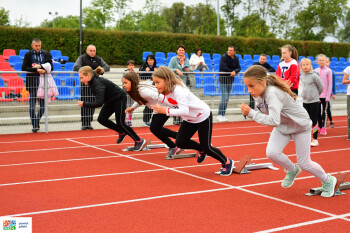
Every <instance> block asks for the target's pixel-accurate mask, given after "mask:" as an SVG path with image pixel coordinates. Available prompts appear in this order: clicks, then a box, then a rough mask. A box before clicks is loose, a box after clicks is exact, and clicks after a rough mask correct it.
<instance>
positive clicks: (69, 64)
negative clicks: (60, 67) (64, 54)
mask: <svg viewBox="0 0 350 233" xmlns="http://www.w3.org/2000/svg"><path fill="white" fill-rule="evenodd" d="M74 64H75V63H74V62H67V63H66V64H65V66H64V70H66V71H73V67H74Z"/></svg>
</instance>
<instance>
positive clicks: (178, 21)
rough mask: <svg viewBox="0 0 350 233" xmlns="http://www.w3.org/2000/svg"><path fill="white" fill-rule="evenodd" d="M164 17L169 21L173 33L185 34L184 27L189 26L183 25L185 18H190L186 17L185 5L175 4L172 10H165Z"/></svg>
mask: <svg viewBox="0 0 350 233" xmlns="http://www.w3.org/2000/svg"><path fill="white" fill-rule="evenodd" d="M186 9H187V8H186ZM187 10H188V9H187ZM163 15H164V17H165V19H166V21H167V24H168V25H169V27H170V30H171V32H174V33H181V32H185V31H184V29H183V26H188V25H183V24H182V21H183V19H184V17H188V16H185V4H184V3H182V2H181V3H180V2H175V3H173V5H172V6H171V7H170V8H164V9H163Z"/></svg>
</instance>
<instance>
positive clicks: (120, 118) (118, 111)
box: [97, 95, 141, 141]
mask: <svg viewBox="0 0 350 233" xmlns="http://www.w3.org/2000/svg"><path fill="white" fill-rule="evenodd" d="M125 108H126V95H124V96H123V97H122V98H121V99H120V100H117V101H115V102H114V103H112V104H109V105H107V104H105V105H103V107H102V109H101V111H100V114H99V115H98V118H97V121H98V122H99V123H100V124H101V125H103V126H105V127H107V128H109V129H112V130H114V131H116V132H118V133H119V134H123V133H126V134H127V135H129V136H130V137H131V138H132V139H133V140H134V141H140V140H141V139H140V137H139V136H137V134H136V133H135V131H134V130H133V129H132V128H131V127H130V126H128V125H127V124H125ZM113 113H114V114H115V120H116V123H114V122H113V121H111V120H109V117H110V116H111V115H112V114H113Z"/></svg>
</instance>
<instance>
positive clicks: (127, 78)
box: [123, 72, 181, 159]
mask: <svg viewBox="0 0 350 233" xmlns="http://www.w3.org/2000/svg"><path fill="white" fill-rule="evenodd" d="M152 82H153V81H151V80H149V79H148V80H145V81H141V80H140V79H139V77H138V76H137V74H136V73H135V72H127V73H125V74H124V76H123V86H124V88H125V90H126V92H127V93H128V94H129V96H130V97H131V98H132V99H133V100H134V101H135V102H134V104H133V105H132V106H131V107H129V108H127V109H126V110H125V113H128V114H131V113H132V112H133V111H134V110H135V109H137V108H138V107H139V106H141V105H145V106H147V107H149V108H151V106H152V105H155V104H157V103H162V105H164V106H168V105H169V103H168V101H166V99H165V97H164V95H162V94H159V93H158V90H157V88H156V87H155V86H154V85H152ZM168 118H169V117H168V116H166V115H164V114H153V116H152V120H151V124H150V130H151V132H152V133H153V134H154V135H155V136H156V137H157V138H158V139H159V140H161V141H162V142H163V143H165V144H166V145H167V146H168V148H169V153H168V154H167V156H166V159H171V158H172V156H173V155H177V154H179V153H181V149H180V148H178V147H176V145H175V143H174V142H173V141H172V140H171V139H170V138H174V139H176V135H177V132H175V131H172V130H170V129H168V128H165V127H164V124H165V122H166V121H167V120H168Z"/></svg>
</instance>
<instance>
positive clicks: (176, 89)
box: [152, 66, 233, 176]
mask: <svg viewBox="0 0 350 233" xmlns="http://www.w3.org/2000/svg"><path fill="white" fill-rule="evenodd" d="M153 81H154V83H155V86H156V88H157V89H158V92H159V93H161V94H164V96H165V98H166V99H167V101H168V102H169V104H171V105H172V106H173V107H172V108H165V107H164V106H162V105H160V104H156V105H153V106H152V108H153V110H154V111H155V112H156V113H159V114H165V115H166V116H181V117H182V119H183V123H182V124H181V126H180V129H179V131H178V132H177V136H176V146H177V147H179V148H182V149H194V150H197V151H198V152H199V153H198V157H197V162H198V163H202V162H203V161H204V159H205V158H206V156H207V155H210V156H211V157H213V158H215V159H216V160H218V161H220V162H221V164H222V169H221V172H220V175H222V176H229V175H231V173H232V169H233V161H232V160H231V159H229V158H227V157H226V156H225V155H224V154H223V153H222V152H221V151H220V150H219V149H217V148H215V147H213V146H212V145H211V135H212V127H213V116H212V113H211V111H210V108H209V106H208V105H207V104H206V103H204V102H203V101H201V100H200V99H199V98H198V97H197V96H195V95H194V94H193V93H192V92H191V91H190V90H189V89H188V88H187V87H186V86H185V85H184V83H183V82H182V81H181V79H180V78H178V77H177V76H176V75H175V73H174V72H172V71H171V70H170V69H169V68H168V67H165V66H161V67H160V68H159V69H158V70H157V71H156V72H155V73H154V74H153ZM197 131H198V137H199V142H200V143H198V142H195V141H193V140H191V138H192V136H193V135H194V134H195V133H196V132H197Z"/></svg>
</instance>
